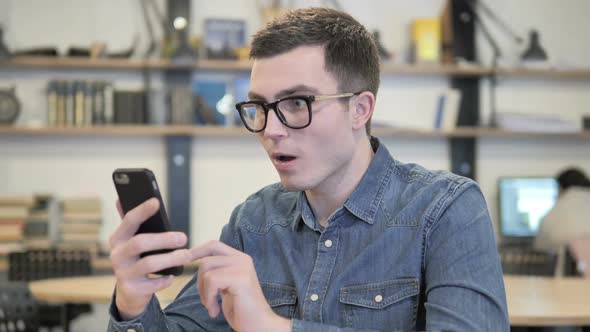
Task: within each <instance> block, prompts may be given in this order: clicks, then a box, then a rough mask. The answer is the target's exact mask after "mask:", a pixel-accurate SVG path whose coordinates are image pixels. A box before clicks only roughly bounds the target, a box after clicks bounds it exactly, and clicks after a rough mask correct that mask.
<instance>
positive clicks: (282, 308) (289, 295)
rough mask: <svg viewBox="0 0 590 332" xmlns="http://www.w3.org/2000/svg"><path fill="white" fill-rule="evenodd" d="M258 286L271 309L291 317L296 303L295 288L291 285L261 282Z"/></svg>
mask: <svg viewBox="0 0 590 332" xmlns="http://www.w3.org/2000/svg"><path fill="white" fill-rule="evenodd" d="M260 286H261V288H262V292H263V293H264V297H265V298H266V301H267V302H268V304H269V305H270V307H271V308H272V310H273V311H274V312H275V313H276V314H278V315H280V316H283V317H286V318H293V314H294V313H295V307H296V305H297V289H296V288H295V287H292V286H286V285H281V284H275V283H269V282H261V283H260Z"/></svg>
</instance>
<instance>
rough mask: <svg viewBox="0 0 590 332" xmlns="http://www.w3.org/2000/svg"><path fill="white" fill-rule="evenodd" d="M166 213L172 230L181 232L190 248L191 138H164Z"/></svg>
mask: <svg viewBox="0 0 590 332" xmlns="http://www.w3.org/2000/svg"><path fill="white" fill-rule="evenodd" d="M165 139H166V163H167V165H166V166H167V171H166V173H167V174H168V202H167V204H166V205H167V212H168V217H169V218H170V222H171V223H172V228H173V229H174V230H175V231H178V232H183V233H185V234H186V236H187V238H188V244H189V246H190V234H191V233H190V229H191V214H190V207H191V143H192V137H191V136H166V138H165Z"/></svg>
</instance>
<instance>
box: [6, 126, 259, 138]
mask: <svg viewBox="0 0 590 332" xmlns="http://www.w3.org/2000/svg"><path fill="white" fill-rule="evenodd" d="M0 134H4V135H7V134H8V135H31V136H35V135H39V136H47V135H54V136H67V135H72V136H103V135H104V136H107V135H109V136H110V135H114V136H215V137H223V136H226V137H238V136H248V135H250V132H249V131H247V130H246V129H245V128H242V127H217V126H153V125H136V126H133V125H110V126H95V127H80V128H75V127H70V128H67V127H64V128H62V127H60V128H26V127H7V126H4V127H2V126H0Z"/></svg>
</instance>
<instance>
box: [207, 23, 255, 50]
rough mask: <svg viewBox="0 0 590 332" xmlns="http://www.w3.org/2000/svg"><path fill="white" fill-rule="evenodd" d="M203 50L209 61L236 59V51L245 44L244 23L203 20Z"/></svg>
mask: <svg viewBox="0 0 590 332" xmlns="http://www.w3.org/2000/svg"><path fill="white" fill-rule="evenodd" d="M204 31H205V36H204V37H205V50H206V53H207V58H209V59H229V60H236V59H237V58H238V56H237V54H236V49H237V48H240V47H243V46H244V45H245V44H246V22H245V21H244V20H235V19H214V18H209V19H205V29H204Z"/></svg>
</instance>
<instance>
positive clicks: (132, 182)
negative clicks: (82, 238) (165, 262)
mask: <svg viewBox="0 0 590 332" xmlns="http://www.w3.org/2000/svg"><path fill="white" fill-rule="evenodd" d="M113 182H114V183H115V188H116V190H117V194H118V195H119V202H120V204H121V208H122V210H123V213H124V214H127V213H128V212H129V211H131V210H132V209H134V208H135V207H137V206H139V205H140V204H142V203H143V202H145V201H147V200H148V199H150V198H152V197H154V198H156V199H158V201H159V203H160V209H159V210H158V212H156V213H155V214H154V215H153V216H151V217H149V218H148V219H147V220H145V221H144V222H143V223H142V224H141V225H140V226H139V228H138V230H137V232H136V233H135V234H142V233H162V232H169V231H172V226H171V225H170V221H169V220H168V216H167V214H166V208H165V207H164V202H163V200H162V196H161V195H160V190H159V186H158V183H157V181H156V177H155V175H154V173H153V172H152V171H150V170H149V169H145V168H127V169H122V168H120V169H116V170H115V171H114V172H113ZM174 250H176V249H159V250H153V251H148V252H143V253H141V255H140V257H145V256H149V255H156V254H163V253H168V252H171V251H174ZM182 272H183V267H182V266H175V267H170V268H166V269H163V270H160V271H157V272H154V274H161V275H179V274H181V273H182Z"/></svg>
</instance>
